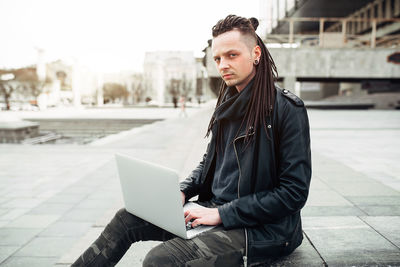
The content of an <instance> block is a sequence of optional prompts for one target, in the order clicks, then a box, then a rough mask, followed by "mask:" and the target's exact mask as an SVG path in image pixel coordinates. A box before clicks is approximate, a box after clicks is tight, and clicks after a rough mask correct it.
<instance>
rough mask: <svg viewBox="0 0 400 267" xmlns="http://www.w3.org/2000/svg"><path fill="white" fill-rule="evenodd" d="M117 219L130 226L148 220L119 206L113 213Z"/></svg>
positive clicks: (142, 223)
mask: <svg viewBox="0 0 400 267" xmlns="http://www.w3.org/2000/svg"><path fill="white" fill-rule="evenodd" d="M115 217H116V218H118V220H120V221H122V222H123V224H124V225H125V227H127V228H131V227H135V226H137V225H147V224H148V222H146V221H144V220H142V219H140V218H139V217H137V216H135V215H133V214H131V213H129V212H128V211H127V210H126V209H125V208H121V209H119V210H118V211H117V213H116V214H115Z"/></svg>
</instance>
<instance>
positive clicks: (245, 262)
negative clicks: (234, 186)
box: [233, 131, 254, 267]
mask: <svg viewBox="0 0 400 267" xmlns="http://www.w3.org/2000/svg"><path fill="white" fill-rule="evenodd" d="M252 134H254V131H253V132H252V133H251V134H250V135H252ZM243 137H246V135H242V136H239V137H236V138H235V140H233V148H234V150H235V155H236V161H237V164H238V167H239V179H238V198H240V178H241V177H242V170H241V169H240V163H239V156H238V153H237V150H236V140H238V139H240V138H243ZM244 236H245V242H246V248H245V253H244V256H243V266H244V267H247V254H248V240H247V239H248V238H247V229H246V227H244Z"/></svg>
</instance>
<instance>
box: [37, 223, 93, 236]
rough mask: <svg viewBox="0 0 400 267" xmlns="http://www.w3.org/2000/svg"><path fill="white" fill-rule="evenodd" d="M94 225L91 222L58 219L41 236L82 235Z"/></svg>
mask: <svg viewBox="0 0 400 267" xmlns="http://www.w3.org/2000/svg"><path fill="white" fill-rule="evenodd" d="M91 226H92V223H90V222H63V221H58V222H55V223H53V224H52V225H50V226H49V227H47V228H46V229H45V230H44V231H42V232H41V233H40V234H39V236H40V237H81V236H83V235H84V234H85V233H86V232H87V231H88V230H89V228H90V227H91Z"/></svg>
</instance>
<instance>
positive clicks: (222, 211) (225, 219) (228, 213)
mask: <svg viewBox="0 0 400 267" xmlns="http://www.w3.org/2000/svg"><path fill="white" fill-rule="evenodd" d="M218 213H219V217H221V221H222V224H223V225H224V227H225V228H226V229H232V228H234V227H235V225H234V220H233V218H232V214H233V210H232V204H231V203H225V204H224V205H222V206H219V207H218Z"/></svg>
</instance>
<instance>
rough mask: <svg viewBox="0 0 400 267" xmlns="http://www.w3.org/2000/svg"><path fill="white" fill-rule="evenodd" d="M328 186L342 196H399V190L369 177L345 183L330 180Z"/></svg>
mask: <svg viewBox="0 0 400 267" xmlns="http://www.w3.org/2000/svg"><path fill="white" fill-rule="evenodd" d="M367 179H369V178H367ZM329 186H331V187H332V188H333V189H334V190H336V191H337V192H338V193H339V194H341V195H342V196H371V197H376V196H400V192H398V191H396V190H394V189H392V188H390V187H388V186H385V185H383V184H381V183H379V182H377V181H374V180H371V179H369V181H368V180H365V181H363V182H345V183H344V182H341V181H335V182H333V181H331V182H329Z"/></svg>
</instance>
